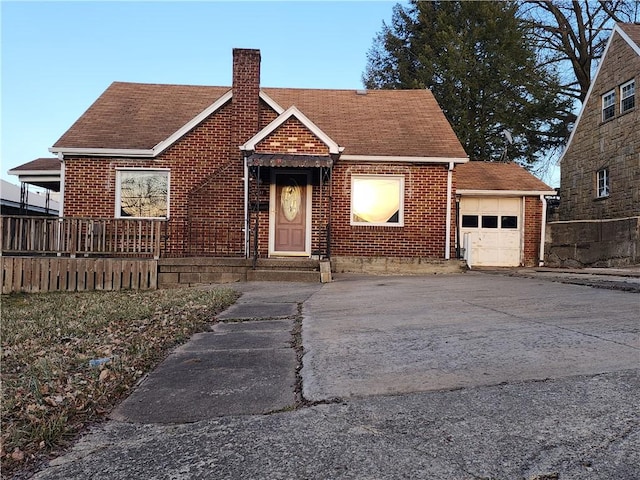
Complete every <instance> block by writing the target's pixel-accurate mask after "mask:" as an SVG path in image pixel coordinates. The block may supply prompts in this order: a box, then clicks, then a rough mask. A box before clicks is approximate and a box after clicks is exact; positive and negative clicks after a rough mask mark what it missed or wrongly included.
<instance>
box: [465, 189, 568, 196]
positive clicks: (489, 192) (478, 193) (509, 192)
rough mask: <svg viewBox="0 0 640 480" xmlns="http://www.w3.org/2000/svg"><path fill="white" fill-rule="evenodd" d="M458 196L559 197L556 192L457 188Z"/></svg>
mask: <svg viewBox="0 0 640 480" xmlns="http://www.w3.org/2000/svg"><path fill="white" fill-rule="evenodd" d="M456 193H457V194H458V195H474V196H478V197H486V196H492V197H522V196H527V197H528V196H533V195H557V194H558V192H557V191H556V190H476V189H467V188H457V189H456Z"/></svg>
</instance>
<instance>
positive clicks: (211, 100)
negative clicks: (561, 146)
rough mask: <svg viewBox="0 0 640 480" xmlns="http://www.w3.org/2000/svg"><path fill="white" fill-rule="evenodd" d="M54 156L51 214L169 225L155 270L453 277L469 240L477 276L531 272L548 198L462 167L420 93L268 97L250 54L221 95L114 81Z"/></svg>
mask: <svg viewBox="0 0 640 480" xmlns="http://www.w3.org/2000/svg"><path fill="white" fill-rule="evenodd" d="M50 151H51V152H53V153H55V154H57V155H58V160H55V159H49V161H50V162H54V163H55V162H58V169H59V178H60V186H61V188H60V189H61V193H62V198H63V204H62V212H61V216H65V217H102V218H114V217H115V218H152V219H158V218H161V219H166V226H167V230H166V241H165V245H164V250H163V253H162V257H163V258H164V259H170V258H174V259H180V258H190V257H198V258H200V259H202V258H203V257H208V256H211V257H237V258H247V259H257V258H261V259H262V258H276V259H277V258H287V259H291V258H292V257H294V258H302V259H304V258H312V259H313V258H319V259H322V258H331V262H332V268H333V269H334V271H371V270H375V271H411V272H419V271H432V270H433V269H434V268H439V267H442V266H443V265H445V264H450V265H459V264H460V262H449V261H450V260H454V259H456V258H457V257H458V254H459V253H460V248H461V242H462V236H461V235H459V234H458V231H459V229H460V228H463V229H466V230H465V232H466V233H469V234H472V236H473V235H475V234H476V233H481V230H482V233H483V235H480V236H476V237H474V238H475V242H476V244H475V246H474V249H475V250H473V252H475V264H476V265H482V264H483V262H482V261H478V260H479V259H480V258H481V257H480V256H479V255H485V257H484V258H485V260H484V265H509V266H514V265H521V264H525V265H533V264H537V262H538V261H539V259H540V256H539V245H540V234H541V232H543V231H544V226H543V225H544V215H542V212H543V209H544V205H543V203H544V199H543V194H547V195H548V194H553V193H555V192H553V191H551V190H550V189H549V188H548V187H547V186H546V185H544V184H543V183H542V182H540V181H539V180H537V179H535V177H533V176H532V175H531V174H529V173H528V172H526V171H525V170H524V169H522V168H521V167H518V166H516V165H514V164H500V165H498V164H490V163H485V162H472V163H473V164H474V165H473V166H472V165H471V163H468V158H467V155H466V153H465V152H464V149H463V148H462V146H461V144H460V142H459V141H458V139H457V138H456V136H455V134H454V132H453V130H452V128H451V126H450V125H449V123H448V122H447V120H446V118H445V116H444V114H443V113H442V111H441V109H440V107H439V106H438V104H437V102H436V100H435V99H434V97H433V95H432V94H431V92H429V91H428V90H373V91H371V90H368V91H354V90H318V89H292V88H262V87H261V86H260V52H259V51H258V50H247V49H235V50H234V51H233V81H232V87H231V88H229V87H209V86H183V85H158V84H138V83H121V82H116V83H113V84H112V85H111V86H109V87H108V88H107V90H106V91H105V92H104V93H103V94H102V95H101V96H100V97H99V98H98V99H97V100H96V101H95V102H94V104H93V105H91V106H90V107H89V109H88V110H87V111H86V112H85V113H84V114H83V115H82V116H81V117H80V118H79V119H78V120H77V121H76V122H75V123H74V124H73V125H72V126H71V127H70V128H69V130H68V131H67V132H66V133H65V134H64V135H63V136H62V137H61V138H60V139H59V140H58V141H57V142H56V143H55V145H54V146H53V147H51V148H50ZM26 166H28V164H27V165H26ZM26 166H25V168H26ZM461 167H464V168H463V169H461ZM21 168H22V167H18V168H17V169H14V170H15V172H13V173H15V174H17V175H25V178H27V177H26V175H28V174H29V173H33V172H28V171H26V170H24V169H22V170H21ZM53 168H55V167H53ZM27 170H28V168H27ZM459 181H461V182H462V184H461V185H460V187H463V188H459V187H458V186H457V182H459ZM478 199H480V200H478ZM496 199H497V200H496ZM494 200H495V201H494ZM473 202H476V203H475V204H476V205H480V210H477V209H476V210H475V211H473V212H471V211H469V212H467V210H468V209H469V208H471V207H470V206H471V205H472V204H473ZM478 202H479V203H478ZM493 204H499V206H500V208H498V209H497V210H496V209H495V208H494V207H493ZM459 208H463V209H465V210H464V212H466V213H464V215H463V216H461V215H459V213H460V212H459ZM471 210H473V209H472V208H471ZM473 215H477V218H478V219H479V220H478V221H479V224H478V229H477V230H473V231H472V230H469V229H470V228H472V227H470V226H469V225H470V224H467V223H464V224H463V223H461V222H462V220H463V219H465V222H466V221H467V220H469V218H467V217H469V216H473ZM514 216H515V219H514ZM485 217H486V218H485ZM482 218H485V220H484V221H485V224H484V225H483V220H482ZM494 219H496V225H495V226H492V225H489V223H491V221H493V220H494ZM469 221H471V220H469ZM486 222H488V223H486ZM501 222H507V223H505V224H504V225H503V223H501ZM509 222H511V223H509ZM503 227H504V228H503ZM491 228H495V229H496V231H495V232H490V231H489V229H491ZM491 233H493V235H491ZM514 234H515V236H514ZM496 235H497V236H496ZM482 238H484V240H483V241H481V239H482ZM514 238H516V240H513V239H514ZM509 239H510V240H509ZM478 241H481V243H480V250H478V243H477V242H478ZM483 242H484V243H483ZM496 242H497V243H496ZM491 244H494V245H493V247H492V246H491ZM514 248H515V250H516V251H515V253H514V251H513V250H514ZM501 249H509V250H510V252H511V253H510V257H509V259H508V260H505V258H506V257H505V255H503V254H500V253H499V250H501ZM490 250H492V253H490V254H489V256H486V254H487V252H488V251H490ZM469 251H471V249H470V250H469ZM482 252H484V253H482ZM491 255H493V257H492V256H491ZM165 261H168V260H165ZM160 268H161V272H162V265H161V267H160ZM456 268H457V267H456ZM190 278H195V277H193V276H191V277H190ZM198 278H200V279H203V278H204V277H198ZM211 278H213V277H211Z"/></svg>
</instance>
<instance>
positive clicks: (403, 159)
mask: <svg viewBox="0 0 640 480" xmlns="http://www.w3.org/2000/svg"><path fill="white" fill-rule="evenodd" d="M340 160H345V161H351V162H385V163H467V162H468V161H469V157H414V156H403V155H342V156H341V157H340Z"/></svg>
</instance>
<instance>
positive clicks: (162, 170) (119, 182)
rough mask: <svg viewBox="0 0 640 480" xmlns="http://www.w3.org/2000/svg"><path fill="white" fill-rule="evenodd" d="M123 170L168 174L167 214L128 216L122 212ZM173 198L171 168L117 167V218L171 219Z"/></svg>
mask: <svg viewBox="0 0 640 480" xmlns="http://www.w3.org/2000/svg"><path fill="white" fill-rule="evenodd" d="M123 172H140V173H150V172H157V173H166V174H167V212H166V213H167V214H166V216H162V217H127V216H122V214H121V203H122V196H121V190H120V188H121V185H122V173H123ZM170 199H171V169H169V168H116V204H115V218H132V219H162V220H164V219H169V212H170V211H171V210H170Z"/></svg>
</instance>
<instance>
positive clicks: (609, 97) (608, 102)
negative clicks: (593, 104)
mask: <svg viewBox="0 0 640 480" xmlns="http://www.w3.org/2000/svg"><path fill="white" fill-rule="evenodd" d="M611 107H613V113H612V114H611V115H610V116H608V117H605V111H607V109H609V108H611ZM615 116H616V90H615V89H613V90H609V91H608V92H607V93H605V94H603V95H602V121H603V122H606V121H607V120H611V119H612V118H613V117H615Z"/></svg>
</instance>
